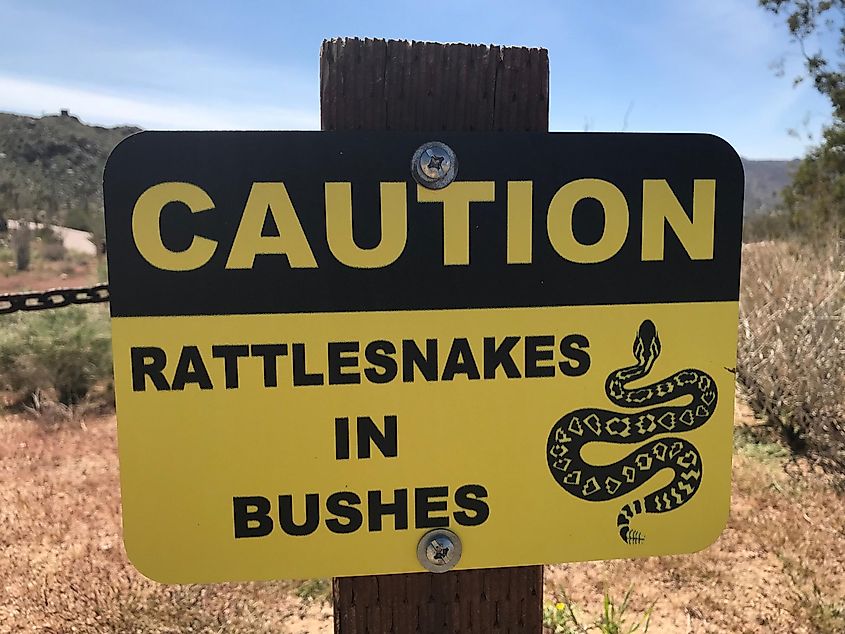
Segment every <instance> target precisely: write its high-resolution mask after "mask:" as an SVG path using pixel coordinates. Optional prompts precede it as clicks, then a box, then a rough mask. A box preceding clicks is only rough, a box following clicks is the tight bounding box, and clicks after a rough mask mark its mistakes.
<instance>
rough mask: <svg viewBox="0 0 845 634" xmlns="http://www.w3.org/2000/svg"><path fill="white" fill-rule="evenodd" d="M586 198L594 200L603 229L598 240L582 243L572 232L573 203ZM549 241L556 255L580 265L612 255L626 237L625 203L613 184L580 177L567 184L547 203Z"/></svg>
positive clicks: (626, 208)
mask: <svg viewBox="0 0 845 634" xmlns="http://www.w3.org/2000/svg"><path fill="white" fill-rule="evenodd" d="M585 198H593V199H595V200H597V201H598V202H599V203H600V204H601V206H602V210H603V213H604V232H603V233H602V235H601V237H600V238H599V240H598V242H596V243H594V244H582V243H581V242H578V240H577V239H576V238H575V234H574V233H573V231H572V215H573V212H574V211H575V205H576V204H578V203H579V202H580V201H582V200H584V199H585ZM546 223H547V230H548V233H549V241H550V242H551V243H552V246H553V247H554V249H555V251H557V252H558V254H559V255H560V256H561V257H563V258H565V259H567V260H569V261H571V262H578V263H580V264H592V263H596V262H604V261H605V260H608V259H610V258H612V257H613V256H614V255H616V253H617V252H618V251H619V249H621V248H622V245H623V244H625V238H627V236H628V203H627V201H626V200H625V196H624V195H623V194H622V192H621V191H619V189H618V188H617V187H616V186H615V185H613V184H612V183H608V182H607V181H603V180H599V179H595V178H582V179H579V180H575V181H571V182H569V183H566V184H565V185H564V186H563V187H561V188H560V189H559V190H557V193H556V194H555V195H554V197H553V198H552V201H551V202H550V203H549V213H548V216H547V217H546Z"/></svg>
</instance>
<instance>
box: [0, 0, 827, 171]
mask: <svg viewBox="0 0 845 634" xmlns="http://www.w3.org/2000/svg"><path fill="white" fill-rule="evenodd" d="M785 31H786V29H785V27H784V26H783V25H782V24H781V23H780V22H779V21H778V20H777V19H776V18H774V17H773V16H770V15H768V14H766V13H764V12H763V11H762V10H761V9H759V8H758V7H757V2H756V0H660V1H658V0H637V1H630V2H629V1H627V0H617V1H610V0H581V1H575V0H557V1H554V0H545V1H543V0H541V1H537V2H527V1H522V2H519V1H514V0H509V1H499V0H483V1H480V0H466V1H462V0H451V1H449V0H438V1H436V2H431V1H430V0H429V1H416V2H407V1H405V0H392V1H389V2H387V1H378V2H363V1H358V2H349V1H348V0H347V1H329V2H296V3H293V2H282V1H277V2H271V1H257V0H254V1H251V0H243V1H240V2H234V1H229V2H218V1H208V2H198V1H197V2H187V1H181V0H170V1H167V2H161V1H158V0H154V1H144V2H122V1H117V0H108V1H106V0H91V1H80V2H76V1H70V2H69V1H67V0H64V1H61V2H60V1H53V0H0V42H2V44H0V111H6V112H18V113H24V114H34V115H40V114H43V113H53V112H56V111H58V109H59V108H70V110H71V111H72V112H73V113H75V114H77V115H78V116H80V117H81V118H82V119H83V120H84V121H86V122H89V123H97V124H102V125H114V124H118V123H134V124H138V125H141V126H142V127H145V128H168V129H182V128H191V129H227V128H228V129H232V128H235V129H241V128H242V129H317V128H318V127H319V82H318V72H319V67H318V56H319V48H320V42H321V41H322V40H323V39H324V38H328V37H336V36H362V37H363V36H366V37H386V38H401V39H419V40H435V41H446V42H455V41H462V42H474V43H478V42H492V43H496V44H513V45H527V46H543V47H546V48H548V49H549V56H550V60H551V129H552V130H584V129H585V128H588V129H590V130H622V129H623V128H626V129H627V130H629V131H702V132H712V133H715V134H718V135H720V136H722V137H724V138H725V139H727V140H728V141H729V142H730V143H731V144H732V145H733V146H734V147H735V148H737V150H738V151H739V152H740V153H741V154H743V155H744V156H747V157H751V158H791V157H795V156H800V155H801V154H803V152H804V151H805V149H806V147H807V146H808V144H809V143H811V138H809V137H808V135H815V136H817V134H818V130H819V128H820V126H822V125H823V124H824V123H826V122H827V121H828V120H829V117H830V108H829V106H828V104H827V102H826V101H825V100H824V99H823V98H822V97H820V96H819V95H817V94H816V93H815V91H814V90H813V88H812V87H811V86H809V85H806V84H804V85H801V86H799V87H798V88H793V86H792V82H791V77H792V76H793V75H794V74H796V73H797V72H798V71H799V70H800V60H799V58H798V55H797V51H796V50H795V49H794V47H792V46H790V43H789V39H788V36H787V34H786V32H785ZM781 58H785V60H784V61H785V69H786V76H785V77H777V76H776V74H775V72H774V71H773V70H772V68H771V65H772V63H773V62H776V61H778V60H779V59H781ZM790 128H792V129H797V130H799V131H800V133H801V134H800V136H799V138H795V137H794V136H790V135H789V134H788V133H787V130H788V129H790Z"/></svg>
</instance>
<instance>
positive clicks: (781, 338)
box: [737, 242, 845, 472]
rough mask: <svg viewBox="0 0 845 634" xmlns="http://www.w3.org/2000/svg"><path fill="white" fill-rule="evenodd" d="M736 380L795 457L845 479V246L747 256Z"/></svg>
mask: <svg viewBox="0 0 845 634" xmlns="http://www.w3.org/2000/svg"><path fill="white" fill-rule="evenodd" d="M739 332H740V337H739V351H738V357H739V359H738V365H737V377H738V379H739V381H740V383H741V384H742V385H743V386H744V388H745V389H746V391H747V393H748V396H749V401H750V403H751V406H752V407H753V408H754V410H755V411H757V412H758V413H760V414H763V415H765V416H766V417H767V418H768V421H769V423H770V424H771V426H772V428H773V429H774V430H775V431H776V432H777V433H778V434H779V435H780V436H782V437H783V438H784V439H785V440H786V441H787V443H788V444H789V446H790V447H791V448H792V449H793V451H795V452H797V453H807V455H808V456H810V457H813V458H817V459H819V460H821V461H822V462H823V463H824V464H826V465H827V466H830V467H833V468H835V469H838V470H840V471H843V472H845V401H843V395H844V394H845V246H843V245H837V244H836V243H834V242H831V243H829V244H817V245H815V246H808V245H801V244H798V243H795V244H792V243H788V242H780V243H771V242H769V243H757V244H750V245H745V247H744V248H743V272H742V296H741V301H740V331H739Z"/></svg>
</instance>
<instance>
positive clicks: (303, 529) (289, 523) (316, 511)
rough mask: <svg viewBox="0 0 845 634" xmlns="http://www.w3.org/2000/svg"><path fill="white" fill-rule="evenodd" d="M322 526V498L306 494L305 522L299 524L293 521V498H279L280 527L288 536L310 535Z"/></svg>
mask: <svg viewBox="0 0 845 634" xmlns="http://www.w3.org/2000/svg"><path fill="white" fill-rule="evenodd" d="M319 524H320V496H319V495H318V494H317V493H306V494H305V521H304V522H302V524H297V523H296V522H295V521H294V519H293V496H292V495H280V496H279V526H280V527H281V529H282V530H283V531H284V532H285V533H287V534H288V535H294V536H300V535H310V534H311V533H313V532H314V531H315V530H317V526H318V525H319Z"/></svg>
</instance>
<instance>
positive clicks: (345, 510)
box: [326, 491, 364, 535]
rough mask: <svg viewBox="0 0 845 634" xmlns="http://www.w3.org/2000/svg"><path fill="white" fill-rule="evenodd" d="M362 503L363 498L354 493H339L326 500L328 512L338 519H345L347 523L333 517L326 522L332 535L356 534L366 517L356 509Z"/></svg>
mask: <svg viewBox="0 0 845 634" xmlns="http://www.w3.org/2000/svg"><path fill="white" fill-rule="evenodd" d="M360 503H361V498H360V497H358V495H357V494H356V493H353V492H352V491H338V492H337V493H332V494H331V495H330V496H329V497H328V499H326V510H327V511H328V512H329V513H331V514H332V515H335V516H337V517H341V518H344V519H345V520H346V522H341V521H340V520H338V519H336V518H334V517H331V518H329V519H327V520H326V527H327V528H328V529H329V530H330V531H331V532H332V533H339V534H341V535H342V534H345V533H354V532H355V531H357V530H358V529H359V528H361V525H362V524H363V523H364V516H363V514H362V513H361V511H360V509H357V508H355V507H356V506H357V505H358V504H360Z"/></svg>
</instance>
